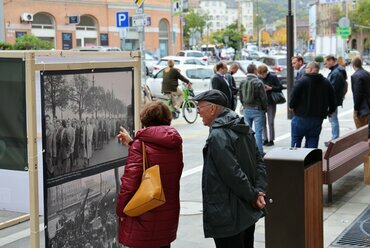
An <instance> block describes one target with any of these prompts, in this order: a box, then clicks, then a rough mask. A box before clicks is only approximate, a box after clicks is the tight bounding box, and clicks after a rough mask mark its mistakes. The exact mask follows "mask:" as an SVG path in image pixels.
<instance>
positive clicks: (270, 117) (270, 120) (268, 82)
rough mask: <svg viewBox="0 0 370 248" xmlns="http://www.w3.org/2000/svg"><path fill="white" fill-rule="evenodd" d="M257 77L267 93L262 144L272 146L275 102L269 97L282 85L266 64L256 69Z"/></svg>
mask: <svg viewBox="0 0 370 248" xmlns="http://www.w3.org/2000/svg"><path fill="white" fill-rule="evenodd" d="M257 72H258V77H259V78H260V79H261V80H262V82H263V83H264V85H265V91H266V95H267V112H266V114H267V118H266V119H267V121H266V122H265V123H267V124H268V132H267V126H266V124H265V125H264V127H263V145H265V146H273V145H274V140H275V116H276V103H275V102H274V101H273V99H272V97H271V92H281V91H282V89H283V85H282V84H281V82H280V80H279V78H278V77H277V76H275V75H272V74H271V73H270V72H269V71H268V68H267V66H265V65H260V66H258V69H257Z"/></svg>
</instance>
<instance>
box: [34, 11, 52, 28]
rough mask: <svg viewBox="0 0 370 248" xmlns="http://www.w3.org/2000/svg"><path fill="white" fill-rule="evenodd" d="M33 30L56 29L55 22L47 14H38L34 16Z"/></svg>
mask: <svg viewBox="0 0 370 248" xmlns="http://www.w3.org/2000/svg"><path fill="white" fill-rule="evenodd" d="M32 28H41V29H54V21H53V19H52V17H50V16H49V15H47V14H44V13H37V14H36V15H34V16H33V22H32Z"/></svg>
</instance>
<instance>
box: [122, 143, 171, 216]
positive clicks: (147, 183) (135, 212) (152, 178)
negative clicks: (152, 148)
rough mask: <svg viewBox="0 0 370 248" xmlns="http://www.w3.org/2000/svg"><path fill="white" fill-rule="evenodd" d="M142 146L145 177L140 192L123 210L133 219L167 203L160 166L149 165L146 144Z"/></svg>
mask: <svg viewBox="0 0 370 248" xmlns="http://www.w3.org/2000/svg"><path fill="white" fill-rule="evenodd" d="M141 146H142V150H143V176H142V178H141V183H140V186H139V188H138V190H137V191H136V193H135V194H134V196H133V197H132V198H131V200H130V201H129V202H128V203H127V205H126V207H125V208H124V209H123V212H124V213H125V214H126V215H128V216H131V217H135V216H140V215H142V214H144V213H146V212H148V211H150V210H152V209H153V208H156V207H159V206H161V205H163V204H164V203H166V199H165V197H164V192H163V188H162V182H161V174H160V170H159V165H154V166H150V165H149V162H148V158H147V156H146V151H145V144H144V142H141Z"/></svg>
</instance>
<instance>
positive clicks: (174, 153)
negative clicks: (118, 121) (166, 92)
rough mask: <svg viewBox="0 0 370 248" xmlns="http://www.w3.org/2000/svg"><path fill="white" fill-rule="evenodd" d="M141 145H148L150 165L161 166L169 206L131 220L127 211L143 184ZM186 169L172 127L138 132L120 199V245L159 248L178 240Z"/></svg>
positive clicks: (119, 195) (179, 139)
mask: <svg viewBox="0 0 370 248" xmlns="http://www.w3.org/2000/svg"><path fill="white" fill-rule="evenodd" d="M141 141H144V142H145V146H146V152H147V157H148V159H149V163H150V164H151V165H155V164H159V166H160V171H161V180H162V186H163V190H164V194H165V197H166V203H165V204H163V205H162V206H160V207H157V208H155V209H153V210H151V211H149V212H147V213H145V214H143V215H141V216H139V217H129V216H127V215H125V214H124V213H123V209H124V207H125V206H126V204H127V202H128V201H129V200H130V199H131V197H132V196H133V195H134V193H135V192H136V190H137V188H138V187H139V185H140V182H141V176H142V173H143V168H142V166H143V165H142V161H143V159H142V149H141ZM182 168H183V161H182V139H181V137H180V135H179V133H178V132H177V131H176V129H174V128H172V127H170V126H153V127H148V128H144V129H141V130H140V131H138V132H137V134H136V137H135V140H134V142H133V143H132V144H131V147H130V149H129V154H128V160H127V163H126V166H125V172H124V174H123V176H122V178H121V190H120V192H119V194H118V199H117V206H116V213H117V215H118V216H119V217H120V221H119V231H118V237H119V242H120V243H122V244H123V245H125V246H128V247H133V248H159V247H161V246H164V245H168V244H170V243H171V242H172V241H174V240H175V239H176V232H177V226H178V222H179V213H180V197H179V193H180V178H181V173H182Z"/></svg>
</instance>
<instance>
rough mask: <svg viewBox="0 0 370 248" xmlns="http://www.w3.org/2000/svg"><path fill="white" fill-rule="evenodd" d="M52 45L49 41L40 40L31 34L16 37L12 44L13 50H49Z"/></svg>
mask: <svg viewBox="0 0 370 248" xmlns="http://www.w3.org/2000/svg"><path fill="white" fill-rule="evenodd" d="M52 48H53V44H51V43H50V42H49V41H45V40H41V39H39V38H37V37H36V36H34V35H32V34H26V35H23V36H21V37H18V38H17V39H16V41H15V44H14V50H43V49H45V50H49V49H52Z"/></svg>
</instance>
